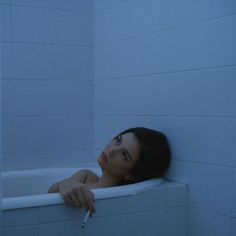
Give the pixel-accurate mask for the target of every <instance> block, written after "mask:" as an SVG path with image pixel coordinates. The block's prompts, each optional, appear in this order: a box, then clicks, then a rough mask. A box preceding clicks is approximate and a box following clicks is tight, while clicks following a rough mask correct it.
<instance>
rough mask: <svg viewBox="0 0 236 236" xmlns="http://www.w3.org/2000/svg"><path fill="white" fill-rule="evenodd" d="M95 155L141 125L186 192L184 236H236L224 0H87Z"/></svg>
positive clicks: (229, 20) (234, 11)
mask: <svg viewBox="0 0 236 236" xmlns="http://www.w3.org/2000/svg"><path fill="white" fill-rule="evenodd" d="M94 3H95V4H94V24H95V27H94V32H95V41H94V43H95V54H94V57H95V76H94V79H95V147H96V153H99V152H100V151H101V149H102V148H103V146H104V145H105V144H106V142H107V141H108V140H109V139H110V138H111V137H112V136H114V135H116V134H117V133H119V132H120V131H121V130H123V129H126V128H129V127H134V126H147V127H150V128H154V129H157V130H161V131H163V132H165V133H166V134H167V136H168V137H169V140H170V144H171V148H172V152H173V161H172V165H171V168H170V170H169V171H168V173H167V175H166V177H167V178H169V179H170V180H174V181H178V182H182V183H187V184H188V194H189V195H188V196H189V198H188V235H191V236H209V235H214V236H222V235H224V236H233V235H236V231H235V230H236V227H235V225H236V210H235V209H236V203H235V197H236V151H235V150H236V149H235V145H236V141H235V140H236V109H235V103H236V93H235V91H236V81H235V78H236V44H235V42H236V37H235V35H236V4H235V1H234V0H228V1H224V0H217V1H212V0H200V1H189V0H180V1H170V0H167V1H159V0H158V1H156V0H148V1H145V0H126V1H121V0H120V1H94Z"/></svg>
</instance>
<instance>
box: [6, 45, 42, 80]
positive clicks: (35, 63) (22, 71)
mask: <svg viewBox="0 0 236 236" xmlns="http://www.w3.org/2000/svg"><path fill="white" fill-rule="evenodd" d="M9 47H10V48H9V49H10V68H11V70H10V73H9V76H10V77H11V78H13V79H43V78H44V63H45V60H44V59H45V56H44V45H40V44H24V43H11V44H9Z"/></svg>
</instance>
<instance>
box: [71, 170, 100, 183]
mask: <svg viewBox="0 0 236 236" xmlns="http://www.w3.org/2000/svg"><path fill="white" fill-rule="evenodd" d="M71 178H72V179H75V180H77V181H79V182H81V183H93V182H95V181H97V180H98V179H99V176H98V175H96V174H95V173H94V172H93V171H91V170H89V169H82V170H79V171H78V172H76V173H75V174H73V176H71Z"/></svg>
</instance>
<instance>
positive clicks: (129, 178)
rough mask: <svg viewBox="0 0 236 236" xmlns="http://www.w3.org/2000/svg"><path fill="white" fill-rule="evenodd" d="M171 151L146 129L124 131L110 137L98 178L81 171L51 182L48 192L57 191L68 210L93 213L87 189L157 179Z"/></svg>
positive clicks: (163, 140)
mask: <svg viewBox="0 0 236 236" xmlns="http://www.w3.org/2000/svg"><path fill="white" fill-rule="evenodd" d="M170 159H171V152H170V148H169V144H168V140H167V138H166V136H165V135H164V134H163V133H162V132H160V131H156V130H153V129H149V128H144V127H136V128H130V129H127V130H125V131H123V132H121V133H120V134H118V135H117V136H116V137H114V138H113V139H112V140H111V141H110V142H109V143H108V144H107V146H106V147H105V148H104V149H103V151H102V152H101V154H100V155H99V157H98V159H97V162H98V164H99V166H100V167H101V169H102V175H101V176H100V177H99V176H97V175H96V174H95V173H93V172H92V171H91V170H88V169H84V170H80V171H78V172H77V173H75V174H73V175H72V176H71V177H69V178H67V179H64V180H62V181H60V182H57V183H54V184H53V185H52V186H51V187H50V188H49V190H48V193H57V192H59V193H60V194H61V195H62V197H63V199H64V201H65V202H66V203H68V204H69V205H70V206H72V207H80V208H85V209H86V211H90V212H91V214H93V213H95V211H96V209H95V207H94V194H93V192H92V191H91V190H90V189H94V188H104V187H112V186H118V185H124V184H130V183H137V182H140V181H143V180H147V179H151V178H157V177H161V176H162V175H163V174H164V173H165V172H166V170H167V169H168V167H169V165H170Z"/></svg>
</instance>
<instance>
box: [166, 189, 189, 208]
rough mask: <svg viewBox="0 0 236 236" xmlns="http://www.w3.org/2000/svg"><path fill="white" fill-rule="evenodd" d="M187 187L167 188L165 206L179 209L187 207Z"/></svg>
mask: <svg viewBox="0 0 236 236" xmlns="http://www.w3.org/2000/svg"><path fill="white" fill-rule="evenodd" d="M187 194H188V193H187V185H179V186H170V187H167V206H168V207H180V206H186V205H187Z"/></svg>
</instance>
